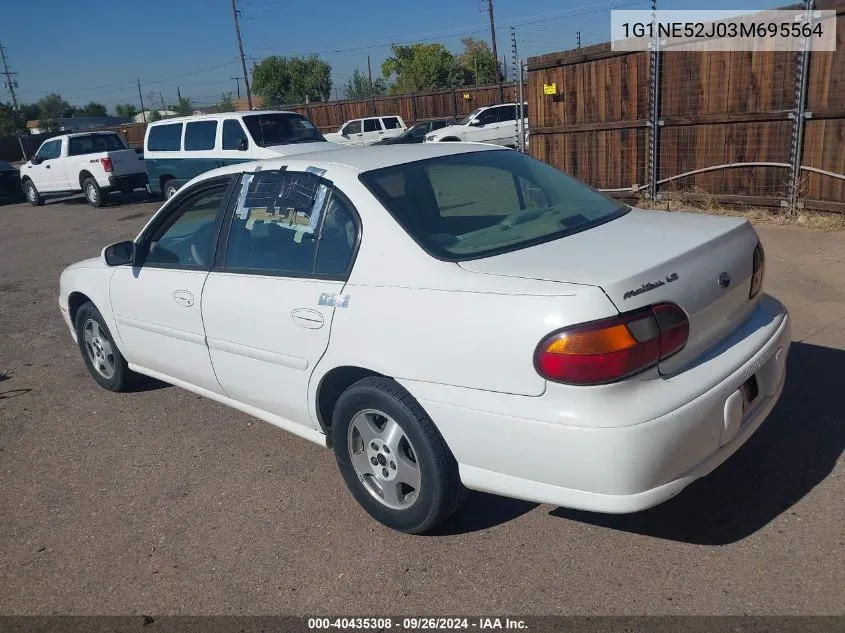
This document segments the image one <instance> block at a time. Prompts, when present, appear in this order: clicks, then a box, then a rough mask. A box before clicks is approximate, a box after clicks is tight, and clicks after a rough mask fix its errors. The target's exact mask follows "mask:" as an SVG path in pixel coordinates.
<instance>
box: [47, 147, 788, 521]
mask: <svg viewBox="0 0 845 633" xmlns="http://www.w3.org/2000/svg"><path fill="white" fill-rule="evenodd" d="M764 272H765V266H764V254H763V248H762V246H761V244H760V241H759V239H758V237H757V234H756V232H755V230H754V228H753V227H752V226H751V224H749V223H748V221H747V220H744V219H741V218H730V217H723V216H707V215H699V214H685V213H678V212H673V213H667V212H662V211H647V210H639V209H633V208H631V207H629V206H626V205H624V204H622V203H620V202H618V201H617V200H614V199H612V198H609V197H606V196H605V195H604V194H601V193H599V192H598V191H596V190H594V189H592V188H590V187H587V186H586V185H584V184H582V183H580V182H578V181H577V180H575V179H573V178H571V177H570V176H567V175H566V174H564V173H562V172H560V171H558V170H556V169H554V168H552V167H550V166H549V165H547V164H545V163H542V162H540V161H537V160H535V159H533V158H531V157H529V156H527V155H525V154H522V153H520V152H514V151H510V150H506V149H504V148H494V147H490V146H488V147H484V146H480V145H478V144H469V143H466V144H462V143H453V144H445V143H444V144H439V145H436V144H430V143H428V144H422V145H412V146H408V147H370V148H359V149H339V150H337V151H335V152H321V153H319V154H311V155H307V156H305V155H303V156H299V157H286V158H281V159H274V160H265V161H260V162H254V163H248V164H241V165H230V166H228V167H224V168H221V169H215V170H213V171H210V172H207V173H205V174H203V175H201V176H200V177H198V178H197V179H195V180H194V181H192V182H191V183H190V184H188V185H187V186H185V187H184V189H183V190H181V191H179V192H178V193H177V194H176V196H175V197H173V198H172V199H171V200H170V201H168V202H166V203H165V204H164V206H163V207H162V208H161V209H160V210H159V212H158V213H157V214H156V215H155V216H154V217H153V218H152V219H151V220H150V221H149V222H148V223H147V225H146V226H145V227H144V228H143V230H142V231H141V232H140V233H139V235H138V236H137V237H136V238H135V239H134V240H133V241H125V242H119V243H116V244H112V245H110V246H107V247H106V248H104V249H103V251H102V253H101V255H100V256H99V257H96V258H93V259H89V260H85V261H82V262H79V263H76V264H73V265H71V266H69V267H68V268H66V269H65V270H64V272H63V273H62V275H61V279H60V293H59V306H60V308H61V313H62V315H63V317H64V320H65V322H66V323H67V326H68V328H69V330H70V333H71V336H72V337H73V338H74V339H75V340H76V341H77V343H78V346H79V349H80V351H81V355H82V358H83V360H84V362H85V364H86V366H87V368H88V371H89V372H90V374H91V376H92V377H93V379H94V380H95V381H96V382H97V383H98V384H99V385H100V386H102V387H104V388H105V389H109V390H111V391H122V390H125V389H128V388H130V387H131V384H132V380H133V378H134V376H135V374H136V373H140V374H146V375H148V376H153V377H155V378H158V379H160V380H163V381H166V382H170V383H173V384H175V385H178V386H180V387H183V388H185V389H188V390H189V391H192V392H194V393H197V394H200V395H202V396H206V397H208V398H211V399H212V400H215V401H217V402H221V403H224V404H226V405H229V406H231V407H233V408H235V409H238V410H240V411H243V412H246V413H248V414H250V415H253V416H256V417H258V418H261V419H263V420H266V421H267V422H270V423H271V424H275V425H277V426H280V427H282V428H283V429H286V430H288V431H290V432H292V433H294V434H296V435H299V436H301V437H304V438H307V439H309V440H311V441H313V442H316V443H318V444H321V445H323V446H330V447H332V448H333V450H334V452H335V455H336V460H337V464H338V467H339V469H340V472H341V475H342V476H343V479H344V480H345V482H346V485H347V486H348V487H349V489H350V490H351V493H352V494H353V495H354V497H355V499H357V501H358V502H359V503H360V504H361V505H362V506H363V507H364V508H365V509H366V511H367V512H369V513H370V514H371V515H372V516H373V517H375V518H376V519H377V520H379V521H381V522H382V523H384V524H385V525H388V526H390V527H392V528H395V529H397V530H402V531H405V532H413V533H418V532H424V531H426V530H429V529H430V528H432V527H434V526H435V525H436V524H438V523H439V522H441V521H443V520H444V519H446V518H447V517H448V516H449V515H450V514H451V513H452V512H454V511H455V510H456V508H457V507H458V506H459V505H460V502H461V499H462V497H463V493H464V487H466V488H470V489H474V490H483V491H486V492H492V493H496V494H501V495H506V496H509V497H517V498H521V499H527V500H530V501H534V502H538V503H550V504H553V505H556V506H567V507H572V508H580V509H583V510H590V511H598V512H612V513H627V512H635V511H638V510H642V509H645V508H648V507H650V506H653V505H656V504H658V503H661V502H662V501H665V500H666V499H669V498H670V497H672V496H674V495H676V494H678V493H679V492H680V491H681V490H683V489H684V488H685V487H686V486H687V485H689V484H690V483H691V482H693V481H694V480H696V479H698V478H699V477H702V476H704V475H706V474H707V473H709V472H710V471H712V470H713V469H714V468H716V467H717V466H718V465H719V464H721V463H722V462H724V461H725V460H726V459H727V458H728V457H729V456H730V455H731V454H733V453H734V452H735V451H736V450H737V449H738V448H739V447H740V446H742V444H744V443H745V441H746V440H748V438H749V437H750V436H751V435H752V433H754V432H755V431H756V430H757V428H758V427H759V426H760V424H761V423H762V422H763V420H764V419H765V418H766V416H767V415H768V414H769V412H770V411H771V409H772V407H773V406H774V405H775V403H776V402H777V400H778V398H779V396H780V394H781V390H782V389H783V385H784V380H785V368H786V361H787V354H788V352H789V344H790V321H789V318H788V315H787V311H786V309H785V308H784V306H783V305H782V304H781V303H780V302H778V301H777V300H776V299H775V298H773V297H771V296H768V295H766V294H765V293H764V292H763V291H762V286H763V277H764ZM118 410H119V407H118V409H116V411H118ZM115 416H116V417H115V419H114V420H113V423H115V424H119V419H118V418H119V416H117V414H115ZM279 459H284V457H283V456H279ZM164 467H167V466H166V465H165V466H164ZM291 485H295V484H294V483H292V484H291ZM326 485H330V484H328V483H327V484H326ZM736 485H738V486H742V485H744V482H737V484H736Z"/></svg>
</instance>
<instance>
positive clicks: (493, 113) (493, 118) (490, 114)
mask: <svg viewBox="0 0 845 633" xmlns="http://www.w3.org/2000/svg"><path fill="white" fill-rule="evenodd" d="M476 120H478V122H479V123H483V124H484V125H489V124H490V123H498V122H499V112H498V108H490V109H489V110H485V111H484V112H482V113H481V114H479V115H478V116H477V117H476Z"/></svg>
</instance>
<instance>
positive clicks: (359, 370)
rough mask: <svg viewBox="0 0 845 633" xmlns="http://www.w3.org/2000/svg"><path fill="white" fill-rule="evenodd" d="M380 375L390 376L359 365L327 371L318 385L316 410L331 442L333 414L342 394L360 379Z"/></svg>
mask: <svg viewBox="0 0 845 633" xmlns="http://www.w3.org/2000/svg"><path fill="white" fill-rule="evenodd" d="M370 376H379V377H382V378H390V376H385V375H384V374H382V373H380V372H377V371H375V370H372V369H368V368H366V367H359V366H357V365H340V366H338V367H334V368H332V369H330V370H329V371H328V372H326V373H325V374H324V375H323V377H322V378H321V379H320V382H319V384H318V385H317V394H316V400H317V402H316V410H317V421H318V422H319V423H320V428H321V429H322V431H323V433H325V434H326V436H327V438H328V440H329V442H331V432H330V429H331V426H332V414H333V412H334V408H335V405H336V404H337V401H338V399H339V398H340V396H341V394H342V393H343V392H344V391H346V390H347V389H348V388H349V387H351V386H352V385H354V384H355V383H356V382H358V381H359V380H363V379H364V378H369V377H370Z"/></svg>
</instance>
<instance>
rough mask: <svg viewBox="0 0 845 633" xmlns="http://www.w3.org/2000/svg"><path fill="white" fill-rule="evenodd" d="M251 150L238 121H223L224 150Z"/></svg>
mask: <svg viewBox="0 0 845 633" xmlns="http://www.w3.org/2000/svg"><path fill="white" fill-rule="evenodd" d="M248 148H249V141H248V140H247V138H246V132H244V129H243V128H242V127H241V124H240V123H239V122H238V120H237V119H226V120H225V121H223V149H236V150H245V149H248Z"/></svg>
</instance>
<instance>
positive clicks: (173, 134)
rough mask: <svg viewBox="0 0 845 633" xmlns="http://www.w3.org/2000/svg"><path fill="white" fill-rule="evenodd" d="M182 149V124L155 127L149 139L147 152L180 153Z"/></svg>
mask: <svg viewBox="0 0 845 633" xmlns="http://www.w3.org/2000/svg"><path fill="white" fill-rule="evenodd" d="M181 148H182V124H181V123H168V124H166V125H154V126H152V127H151V128H150V133H149V136H148V137H147V150H149V151H151V152H178V151H179V150H180V149H181Z"/></svg>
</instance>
